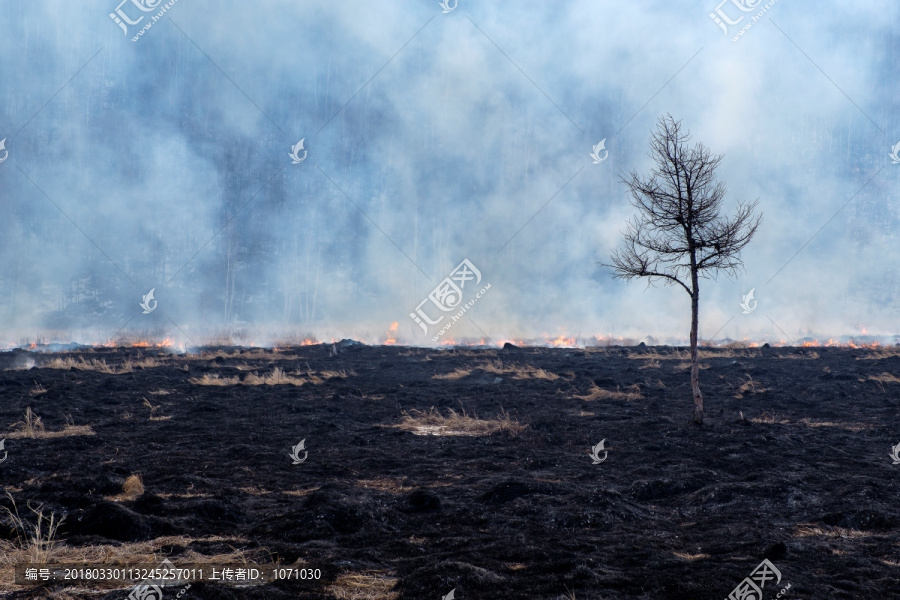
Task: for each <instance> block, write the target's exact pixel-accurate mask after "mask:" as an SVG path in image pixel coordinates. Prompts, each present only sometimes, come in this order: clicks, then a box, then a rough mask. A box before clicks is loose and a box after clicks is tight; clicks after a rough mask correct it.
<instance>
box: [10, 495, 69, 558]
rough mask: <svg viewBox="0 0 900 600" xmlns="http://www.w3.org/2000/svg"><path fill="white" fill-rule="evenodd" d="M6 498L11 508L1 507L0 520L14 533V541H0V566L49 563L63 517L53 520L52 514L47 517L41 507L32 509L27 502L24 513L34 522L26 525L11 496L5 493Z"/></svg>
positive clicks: (53, 515) (26, 522)
mask: <svg viewBox="0 0 900 600" xmlns="http://www.w3.org/2000/svg"><path fill="white" fill-rule="evenodd" d="M6 497H7V498H9V501H10V503H12V509H9V508H7V507H5V506H4V507H3V510H5V511H6V518H5V519H3V521H5V523H4V524H5V525H8V526H9V527H10V530H11V531H12V533H14V534H15V536H16V541H15V542H6V541H0V550H2V551H0V565H3V566H10V565H15V564H17V563H19V562H30V563H41V564H45V563H48V562H50V559H51V558H52V556H53V553H54V549H55V547H56V544H57V543H58V542H57V541H56V540H55V539H54V538H55V537H56V531H57V529H58V528H59V526H60V524H61V523H62V522H63V521H64V520H65V517H62V518H61V519H58V520H57V519H56V515H55V514H54V513H52V512H51V513H50V516H49V517H48V516H46V515H45V514H44V509H43V507H42V506H41V505H38V507H37V508H35V507H33V506H31V502H30V501H29V502H28V510H30V511H31V512H32V513H33V514H34V516H35V519H34V522H28V521H27V520H26V519H24V518H23V517H21V516H20V515H19V507H18V506H16V501H15V499H13V497H12V494H10V493H9V492H7V493H6ZM4 546H6V547H4ZM23 559H24V560H23Z"/></svg>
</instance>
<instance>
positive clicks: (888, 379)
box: [868, 373, 900, 383]
mask: <svg viewBox="0 0 900 600" xmlns="http://www.w3.org/2000/svg"><path fill="white" fill-rule="evenodd" d="M868 380H869V381H878V382H880V383H900V377H897V376H896V375H894V374H892V373H882V374H881V375H869V379H868Z"/></svg>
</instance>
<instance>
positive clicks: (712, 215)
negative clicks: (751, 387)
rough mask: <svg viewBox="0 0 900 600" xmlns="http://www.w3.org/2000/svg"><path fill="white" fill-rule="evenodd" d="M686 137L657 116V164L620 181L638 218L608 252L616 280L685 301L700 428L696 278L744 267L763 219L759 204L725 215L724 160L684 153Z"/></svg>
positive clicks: (653, 145) (696, 150) (700, 149)
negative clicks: (719, 175)
mask: <svg viewBox="0 0 900 600" xmlns="http://www.w3.org/2000/svg"><path fill="white" fill-rule="evenodd" d="M690 139H691V136H690V133H689V132H683V131H682V127H681V121H676V120H675V119H674V118H673V117H672V115H669V114H667V115H666V116H665V117H660V119H659V121H658V122H657V126H656V131H655V132H654V133H653V134H652V135H651V139H650V156H651V158H653V160H654V162H655V163H656V167H655V168H654V169H653V170H652V171H651V173H650V175H649V176H648V177H646V178H642V177H640V176H639V175H638V174H637V173H636V172H635V171H632V172H631V173H630V174H629V176H628V178H627V179H626V178H623V179H622V180H621V181H622V183H624V184H625V185H626V186H628V189H629V191H630V192H631V204H632V205H633V206H634V207H635V208H637V209H638V214H637V215H636V216H635V217H634V218H633V219H632V220H631V221H628V222H627V228H626V230H625V232H624V233H623V238H624V242H625V243H624V245H623V247H622V248H620V249H618V250H616V251H614V252H613V254H612V256H611V261H612V264H610V265H603V266H607V267H611V268H612V269H613V271H614V274H615V277H617V278H619V279H625V280H630V279H634V278H636V277H646V278H647V279H648V285H652V284H653V283H654V282H655V281H658V280H662V281H663V282H664V283H665V284H667V285H674V284H677V285H680V286H681V287H682V288H684V290H685V291H686V292H687V293H688V295H690V297H691V388H692V391H693V396H694V422H695V423H697V424H698V425H702V424H703V395H702V394H701V393H700V360H699V352H698V351H697V315H698V312H699V307H700V285H699V280H700V278H701V277H706V278H709V277H712V278H715V277H717V276H718V273H719V272H720V271H724V272H726V273H727V274H729V275H734V274H736V273H737V271H738V269H739V268H740V267H742V266H743V263H742V262H741V260H740V256H739V254H740V251H741V250H742V249H743V248H744V246H746V245H747V244H748V243H749V242H750V239H751V238H752V237H753V235H754V234H755V233H756V230H757V228H758V227H759V223H760V221H761V219H762V214H755V211H756V207H757V204H758V202H757V201H753V202H750V203H746V204H744V203H738V209H737V214H735V216H734V217H733V218H731V219H729V218H727V217H725V216H723V215H722V214H721V213H722V202H723V200H724V198H725V193H726V189H725V186H724V184H722V183H719V182H716V176H715V171H716V167H718V166H719V163H720V162H721V160H722V156H721V155H720V156H713V155H711V154H710V151H709V148H707V147H706V146H704V145H703V144H702V143H697V144H695V145H694V146H693V147H692V148H688V145H687V142H688V141H690Z"/></svg>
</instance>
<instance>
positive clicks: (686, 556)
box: [672, 552, 709, 560]
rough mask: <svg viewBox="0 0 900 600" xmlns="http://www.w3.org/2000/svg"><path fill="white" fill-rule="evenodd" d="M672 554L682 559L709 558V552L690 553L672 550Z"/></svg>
mask: <svg viewBox="0 0 900 600" xmlns="http://www.w3.org/2000/svg"><path fill="white" fill-rule="evenodd" d="M672 554H674V555H675V556H677V557H678V558H680V559H682V560H700V559H702V558H709V554H703V553H702V552H701V553H699V554H691V553H689V552H673V553H672Z"/></svg>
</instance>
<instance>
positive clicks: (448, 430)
mask: <svg viewBox="0 0 900 600" xmlns="http://www.w3.org/2000/svg"><path fill="white" fill-rule="evenodd" d="M393 427H397V428H399V429H403V430H404V431H410V432H412V433H414V434H416V435H468V436H478V435H491V434H493V433H497V432H501V431H502V432H507V433H509V434H511V435H513V436H515V435H518V434H519V433H521V432H522V431H524V430H525V428H526V427H527V425H522V424H521V423H519V422H518V421H517V420H515V419H512V418H511V417H510V416H509V413H507V412H506V411H501V412H500V414H499V415H497V416H496V417H495V418H493V419H479V418H478V415H475V416H471V417H470V416H469V415H468V414H466V411H462V412H461V413H458V412H456V411H455V410H453V409H452V408H451V409H448V414H447V416H444V415H442V414H441V413H440V411H438V410H436V409H435V408H434V407H431V409H430V410H428V411H422V410H415V409H414V410H411V411H409V412H406V411H404V412H403V419H402V420H401V422H400V424H399V425H393Z"/></svg>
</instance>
